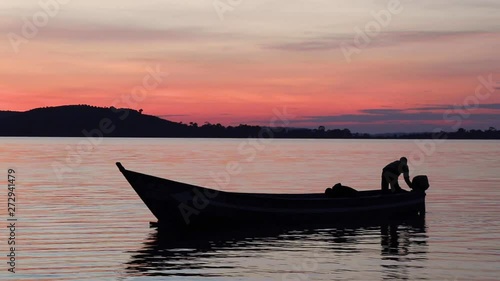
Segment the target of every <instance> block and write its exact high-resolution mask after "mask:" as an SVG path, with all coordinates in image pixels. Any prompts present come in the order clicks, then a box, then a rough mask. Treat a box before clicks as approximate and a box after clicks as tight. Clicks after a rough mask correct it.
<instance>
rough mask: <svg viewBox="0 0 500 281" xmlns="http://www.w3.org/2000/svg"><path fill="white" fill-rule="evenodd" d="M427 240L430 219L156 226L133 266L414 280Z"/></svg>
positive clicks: (216, 273)
mask: <svg viewBox="0 0 500 281" xmlns="http://www.w3.org/2000/svg"><path fill="white" fill-rule="evenodd" d="M427 240H428V237H427V234H426V226H425V220H424V218H418V219H412V220H406V221H398V222H387V223H377V224H374V225H365V226H338V227H328V228H326V227H322V226H304V227H300V228H278V227H266V228H265V229H257V228H244V229H241V228H240V229H237V230H234V229H233V230H217V231H215V230H214V231H204V232H202V233H193V232H175V231H172V230H166V229H152V232H151V233H150V234H149V236H148V238H147V239H146V241H145V242H144V243H143V247H142V248H141V249H139V250H137V251H135V252H132V253H131V258H130V260H129V261H128V262H127V263H126V264H125V272H126V275H128V276H139V275H140V276H191V277H196V276H198V277H228V278H236V277H238V278H245V277H246V278H257V280H259V279H258V278H261V279H262V280H264V279H265V280H269V279H273V280H333V279H335V280H348V279H352V278H354V279H358V280H359V278H360V277H361V276H363V275H362V273H363V272H365V274H366V272H368V271H369V272H371V273H370V274H372V275H373V276H376V274H378V275H379V278H378V279H382V280H386V279H395V278H396V279H400V280H406V279H408V280H409V279H414V276H413V275H412V268H421V267H423V266H424V265H425V262H426V255H427ZM373 272H374V273H373ZM304 274H312V275H314V276H312V275H304ZM304 276H306V277H307V279H304V278H305V277H304ZM418 278H419V279H420V280H425V279H426V278H425V276H418ZM375 279H377V278H375Z"/></svg>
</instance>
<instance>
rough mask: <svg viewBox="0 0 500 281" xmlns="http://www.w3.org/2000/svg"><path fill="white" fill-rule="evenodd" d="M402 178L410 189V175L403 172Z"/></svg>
mask: <svg viewBox="0 0 500 281" xmlns="http://www.w3.org/2000/svg"><path fill="white" fill-rule="evenodd" d="M403 176H404V178H405V182H406V184H407V185H408V187H409V188H412V187H411V181H410V173H409V172H405V173H404V175H403Z"/></svg>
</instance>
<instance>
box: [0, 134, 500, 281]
mask: <svg viewBox="0 0 500 281" xmlns="http://www.w3.org/2000/svg"><path fill="white" fill-rule="evenodd" d="M82 141H85V139H78V138H0V159H1V161H0V162H1V163H0V173H3V175H2V176H1V177H0V178H3V179H4V183H2V184H1V185H2V186H4V189H3V191H1V193H0V194H1V196H2V199H1V200H2V202H3V203H2V206H4V207H2V208H1V209H0V210H1V211H0V214H1V217H2V218H1V220H2V223H3V225H4V226H5V225H8V223H7V218H8V214H7V192H8V190H7V184H8V183H7V173H8V169H9V168H10V169H14V170H15V176H16V189H15V195H16V213H15V218H17V219H18V221H17V222H16V238H15V239H16V269H15V270H16V273H15V274H12V273H9V272H8V271H7V270H8V268H9V265H8V264H7V258H6V255H7V254H9V247H10V246H9V245H8V244H7V241H8V240H7V239H8V236H9V230H8V228H6V227H2V229H3V230H1V231H0V233H1V234H0V235H1V237H2V240H3V242H0V253H1V256H2V259H1V260H2V263H1V266H0V267H1V271H0V272H1V273H0V278H1V279H2V280H165V279H168V280H201V279H211V280H252V281H254V280H325V281H331V280H391V279H399V280H499V276H500V267H499V265H500V204H499V202H500V141H451V140H447V141H443V142H441V143H432V142H429V141H427V143H416V142H415V141H412V140H268V141H266V143H260V142H258V141H257V140H254V143H253V144H249V140H244V139H243V140H242V139H237V140H226V139H224V140H221V139H106V140H104V141H103V142H102V143H99V144H97V145H95V146H94V147H91V151H90V152H89V151H88V148H90V147H86V148H85V151H84V153H83V154H79V153H78V152H76V151H77V148H78V144H79V142H82ZM403 155H406V156H408V157H409V158H410V175H411V176H412V177H413V176H415V175H417V174H425V175H428V176H429V179H430V183H431V188H430V189H429V190H428V192H427V212H428V213H427V217H426V219H425V222H423V223H401V224H392V225H385V226H381V225H372V226H366V227H344V228H339V227H331V228H321V229H289V230H283V231H275V230H270V229H262V230H258V231H257V229H256V230H255V231H251V232H249V231H238V230H234V231H228V230H226V231H223V232H221V231H219V232H217V230H214V231H213V232H212V233H210V234H207V235H206V237H204V238H203V239H200V237H189V236H185V235H176V232H175V231H174V230H172V231H167V232H166V233H163V232H162V233H158V232H157V230H156V229H154V228H149V222H150V221H154V220H155V219H154V217H153V216H152V214H151V213H150V212H149V210H148V209H147V208H146V206H145V205H144V204H143V203H142V201H141V200H140V199H139V197H138V196H137V195H136V194H135V192H134V191H133V190H132V188H131V187H130V186H129V184H128V183H127V182H126V181H125V179H124V178H123V176H122V175H121V173H120V172H119V171H118V169H117V168H116V166H115V164H114V163H115V162H116V161H121V162H122V163H123V165H124V166H125V167H126V168H128V169H131V170H136V171H140V172H144V173H149V174H153V175H156V176H159V177H165V178H170V179H174V180H178V181H183V182H188V183H193V184H198V185H202V186H208V187H213V188H220V189H224V190H232V191H248V192H269V193H274V192H276V193H301V192H323V191H324V190H325V188H327V187H330V186H332V185H333V184H335V183H337V182H342V183H343V184H345V185H349V186H352V187H354V188H357V189H359V190H366V189H378V188H379V184H380V183H379V180H380V172H381V168H382V167H383V166H384V165H385V164H387V163H389V162H390V161H393V160H396V159H398V158H399V157H400V156H403ZM418 155H420V159H418V157H417V156H418ZM231 161H236V162H238V163H239V165H240V166H241V173H239V174H237V175H232V176H231V177H230V183H229V184H228V185H223V186H219V184H218V183H217V181H216V180H215V179H214V175H215V178H217V177H221V175H222V173H224V172H225V170H226V168H225V167H226V165H227V163H229V162H231ZM54 166H55V167H58V168H61V167H68V166H69V167H71V169H70V170H69V169H67V170H64V172H63V173H61V172H56V171H55V170H54ZM401 181H402V179H401ZM402 186H403V187H405V185H404V182H403V183H402Z"/></svg>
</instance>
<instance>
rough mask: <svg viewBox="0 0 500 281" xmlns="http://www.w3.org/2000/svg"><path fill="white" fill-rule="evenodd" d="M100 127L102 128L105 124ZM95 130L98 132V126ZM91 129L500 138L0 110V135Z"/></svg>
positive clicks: (90, 110) (128, 133)
mask: <svg viewBox="0 0 500 281" xmlns="http://www.w3.org/2000/svg"><path fill="white" fill-rule="evenodd" d="M103 125H104V129H105V130H104V129H101V127H103ZM98 130H99V131H98ZM83 132H87V133H89V132H92V134H93V135H94V136H100V135H102V136H103V137H186V138H189V137H198V138H248V137H273V138H328V139H334V138H345V139H347V138H359V139H366V138H385V139H392V138H399V139H431V138H436V136H437V135H439V138H447V139H500V131H499V130H497V129H496V128H494V127H489V129H488V130H485V131H482V130H474V129H471V130H466V129H464V128H460V129H458V130H457V131H456V132H441V133H440V134H436V133H430V132H429V133H411V134H394V135H369V134H362V133H352V132H351V131H350V130H349V129H347V128H344V129H328V130H327V129H326V128H325V126H319V127H318V128H317V129H307V128H286V127H274V128H271V127H263V126H252V125H247V124H240V125H238V126H227V127H225V126H223V125H221V124H220V123H217V124H212V123H210V122H205V123H204V124H203V125H201V126H199V125H198V124H197V123H195V122H189V124H183V123H182V122H181V123H177V122H171V121H168V120H165V119H161V118H159V117H156V116H151V115H147V114H143V110H142V109H140V110H133V109H127V108H116V107H113V106H112V107H109V108H105V107H96V106H89V105H68V106H58V107H44V108H36V109H32V110H29V111H26V112H14V111H0V136H51V137H55V136H61V137H83V136H85V135H84V133H83Z"/></svg>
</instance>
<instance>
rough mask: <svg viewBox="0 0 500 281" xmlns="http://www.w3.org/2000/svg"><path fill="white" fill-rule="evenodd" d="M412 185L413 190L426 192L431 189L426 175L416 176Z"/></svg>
mask: <svg viewBox="0 0 500 281" xmlns="http://www.w3.org/2000/svg"><path fill="white" fill-rule="evenodd" d="M411 185H412V186H411V188H412V189H413V190H415V191H419V192H425V191H426V190H427V189H428V188H429V179H428V178H427V176H425V175H420V176H415V177H414V178H413V181H412V182H411Z"/></svg>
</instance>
